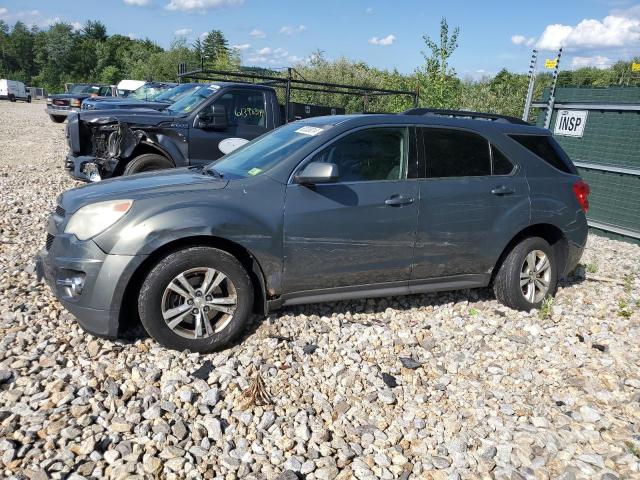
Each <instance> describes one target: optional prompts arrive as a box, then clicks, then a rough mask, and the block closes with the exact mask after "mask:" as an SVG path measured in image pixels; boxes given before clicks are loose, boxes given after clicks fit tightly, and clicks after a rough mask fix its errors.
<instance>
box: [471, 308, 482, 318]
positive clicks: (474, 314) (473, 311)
mask: <svg viewBox="0 0 640 480" xmlns="http://www.w3.org/2000/svg"><path fill="white" fill-rule="evenodd" d="M478 313H480V312H478V309H477V308H473V307H471V308H470V309H469V316H471V317H475V316H477V315H478Z"/></svg>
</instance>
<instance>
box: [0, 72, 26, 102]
mask: <svg viewBox="0 0 640 480" xmlns="http://www.w3.org/2000/svg"><path fill="white" fill-rule="evenodd" d="M0 99H2V100H9V101H11V102H15V101H16V100H24V101H25V102H29V103H31V93H30V92H28V91H27V89H26V88H25V86H24V83H22V82H18V81H17V80H7V79H4V78H2V79H0Z"/></svg>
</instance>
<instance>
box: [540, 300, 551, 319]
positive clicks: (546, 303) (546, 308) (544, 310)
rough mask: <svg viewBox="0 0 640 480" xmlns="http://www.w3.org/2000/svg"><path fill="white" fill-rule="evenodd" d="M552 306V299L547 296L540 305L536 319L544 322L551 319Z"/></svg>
mask: <svg viewBox="0 0 640 480" xmlns="http://www.w3.org/2000/svg"><path fill="white" fill-rule="evenodd" d="M552 306H553V297H551V296H547V297H545V299H544V300H543V301H542V305H541V306H540V311H539V312H538V317H540V320H546V319H548V318H551V307H552Z"/></svg>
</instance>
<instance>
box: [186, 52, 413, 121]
mask: <svg viewBox="0 0 640 480" xmlns="http://www.w3.org/2000/svg"><path fill="white" fill-rule="evenodd" d="M294 73H296V74H297V75H298V76H300V77H301V76H302V75H300V74H299V73H298V72H296V71H295V69H294V68H291V67H289V68H287V72H286V75H283V76H281V77H276V76H272V75H262V74H258V73H253V72H242V71H240V72H233V71H227V70H207V69H204V68H202V66H201V68H199V69H195V70H190V71H187V69H186V65H185V64H180V65H179V66H178V81H179V82H180V81H182V80H185V79H190V80H197V81H231V82H238V83H252V84H256V85H268V86H272V87H280V88H283V89H284V90H285V95H284V103H285V110H286V112H287V113H288V112H289V111H290V104H291V92H292V91H295V90H298V91H305V92H317V93H334V94H340V95H355V96H361V97H362V98H363V102H364V108H365V110H366V109H367V108H368V103H369V99H370V98H371V97H376V96H384V95H401V96H408V97H410V98H411V99H412V100H413V104H414V106H417V105H418V92H417V91H410V90H392V89H388V88H374V87H362V86H356V85H346V84H341V83H328V82H315V81H309V80H304V79H303V80H300V79H297V78H294V76H293V74H294ZM286 118H289V115H288V114H287V115H286Z"/></svg>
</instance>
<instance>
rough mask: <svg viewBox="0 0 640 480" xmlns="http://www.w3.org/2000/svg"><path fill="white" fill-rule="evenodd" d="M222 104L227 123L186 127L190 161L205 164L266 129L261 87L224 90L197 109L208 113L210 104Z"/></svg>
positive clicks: (203, 114)
mask: <svg viewBox="0 0 640 480" xmlns="http://www.w3.org/2000/svg"><path fill="white" fill-rule="evenodd" d="M214 105H216V106H217V105H219V106H223V107H224V108H225V109H226V112H227V127H226V128H223V129H210V128H199V127H196V126H195V124H192V125H190V127H189V160H190V163H191V165H204V164H207V163H210V162H212V161H214V160H217V159H218V158H220V157H222V156H223V155H225V154H226V153H229V152H230V151H232V149H233V148H237V147H239V146H240V145H242V144H243V143H246V142H247V141H250V140H253V139H254V138H256V137H259V136H260V135H262V134H263V133H265V132H266V131H267V115H266V108H265V106H266V104H265V94H264V92H263V91H261V90H251V89H238V90H230V91H228V92H225V93H224V94H223V95H221V96H220V97H218V98H216V99H215V100H214V101H213V102H212V103H210V104H209V105H207V106H206V107H204V108H203V109H202V110H200V112H199V114H198V115H199V116H200V117H205V118H206V116H207V114H211V113H212V111H213V106H214Z"/></svg>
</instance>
